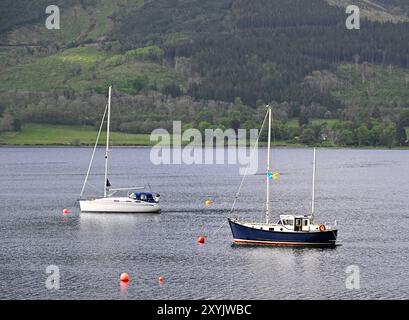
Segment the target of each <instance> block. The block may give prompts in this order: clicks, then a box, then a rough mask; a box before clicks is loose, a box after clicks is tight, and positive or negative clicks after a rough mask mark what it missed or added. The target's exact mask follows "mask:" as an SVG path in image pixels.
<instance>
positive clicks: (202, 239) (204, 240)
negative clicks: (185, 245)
mask: <svg viewBox="0 0 409 320" xmlns="http://www.w3.org/2000/svg"><path fill="white" fill-rule="evenodd" d="M197 242H198V243H201V244H204V243H205V242H206V238H205V237H203V236H200V237H199V239H197Z"/></svg>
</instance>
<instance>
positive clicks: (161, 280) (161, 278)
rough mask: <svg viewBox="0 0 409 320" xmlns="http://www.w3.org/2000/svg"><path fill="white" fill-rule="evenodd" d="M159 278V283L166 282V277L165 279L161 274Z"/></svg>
mask: <svg viewBox="0 0 409 320" xmlns="http://www.w3.org/2000/svg"><path fill="white" fill-rule="evenodd" d="M158 280H159V284H163V283H164V282H165V279H163V277H162V276H160V277H159V279H158Z"/></svg>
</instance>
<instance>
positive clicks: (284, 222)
mask: <svg viewBox="0 0 409 320" xmlns="http://www.w3.org/2000/svg"><path fill="white" fill-rule="evenodd" d="M283 224H284V225H287V226H292V225H294V220H291V219H284V220H283Z"/></svg>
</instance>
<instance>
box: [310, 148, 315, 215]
mask: <svg viewBox="0 0 409 320" xmlns="http://www.w3.org/2000/svg"><path fill="white" fill-rule="evenodd" d="M315 154H316V148H314V156H313V160H312V193H311V222H313V221H314V202H315V162H316V161H315V160H316V156H315Z"/></svg>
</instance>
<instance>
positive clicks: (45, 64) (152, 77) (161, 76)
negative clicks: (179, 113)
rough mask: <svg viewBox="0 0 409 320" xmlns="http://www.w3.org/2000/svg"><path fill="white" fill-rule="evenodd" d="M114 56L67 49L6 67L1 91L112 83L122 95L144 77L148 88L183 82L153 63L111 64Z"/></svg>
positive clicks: (81, 87) (1, 74) (1, 76)
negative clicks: (137, 79) (134, 81)
mask: <svg viewBox="0 0 409 320" xmlns="http://www.w3.org/2000/svg"><path fill="white" fill-rule="evenodd" d="M112 57H113V56H112V55H110V54H106V53H104V52H101V51H99V50H97V49H95V48H92V47H79V48H72V49H67V50H65V51H64V52H62V53H57V54H53V55H50V56H47V57H42V58H36V59H34V60H33V61H30V62H29V63H25V64H21V65H17V66H13V67H9V68H3V70H1V71H0V89H6V90H10V89H31V90H50V89H66V88H70V89H74V90H76V91H87V90H91V89H98V88H105V87H106V86H107V84H108V83H109V84H111V85H113V86H115V87H116V88H118V90H119V91H122V92H127V93H129V92H131V93H132V90H133V87H132V81H133V80H135V79H136V78H144V79H146V80H145V82H146V84H147V85H150V86H156V87H157V88H158V89H161V88H162V87H164V86H166V85H168V84H171V83H177V84H179V85H182V86H186V85H185V84H184V82H185V81H184V79H182V78H181V77H180V76H179V75H178V74H177V73H176V72H175V71H174V70H173V69H172V68H170V67H164V66H162V65H160V64H159V63H154V62H152V61H143V60H137V59H129V60H126V59H125V55H117V57H122V58H124V59H123V61H122V62H121V63H119V64H117V65H112V64H110V63H108V62H109V61H110V59H111V58H112Z"/></svg>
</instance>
